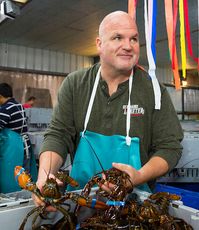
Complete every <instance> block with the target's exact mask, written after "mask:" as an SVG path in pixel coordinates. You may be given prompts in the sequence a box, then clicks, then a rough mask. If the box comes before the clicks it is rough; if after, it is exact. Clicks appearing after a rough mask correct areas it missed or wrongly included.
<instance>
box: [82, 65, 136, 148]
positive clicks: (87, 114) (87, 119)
mask: <svg viewBox="0 0 199 230" xmlns="http://www.w3.org/2000/svg"><path fill="white" fill-rule="evenodd" d="M100 72H101V66H100V68H99V70H98V72H97V75H96V78H95V83H94V86H93V90H92V93H91V98H90V101H89V104H88V109H87V112H86V118H85V121H84V130H83V132H82V137H84V134H85V132H86V129H87V125H88V121H89V118H90V114H91V110H92V107H93V102H94V99H95V95H96V91H97V86H98V83H99V79H100ZM132 83H133V69H132V72H131V75H130V77H129V99H128V105H127V116H126V144H127V145H128V146H130V144H131V137H130V136H129V132H130V122H131V90H132Z"/></svg>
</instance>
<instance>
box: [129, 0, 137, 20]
mask: <svg viewBox="0 0 199 230" xmlns="http://www.w3.org/2000/svg"><path fill="white" fill-rule="evenodd" d="M136 6H137V0H129V1H128V13H129V14H130V16H131V17H132V18H133V19H134V20H135V21H136Z"/></svg>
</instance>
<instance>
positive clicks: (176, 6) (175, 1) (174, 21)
mask: <svg viewBox="0 0 199 230" xmlns="http://www.w3.org/2000/svg"><path fill="white" fill-rule="evenodd" d="M177 16H178V0H174V1H173V43H172V58H171V64H172V69H175V52H176V25H177Z"/></svg>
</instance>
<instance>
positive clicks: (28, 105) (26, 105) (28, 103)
mask: <svg viewBox="0 0 199 230" xmlns="http://www.w3.org/2000/svg"><path fill="white" fill-rule="evenodd" d="M35 102H36V97H34V96H31V97H29V98H28V100H27V101H26V102H25V103H24V104H23V107H24V108H25V109H28V108H32V107H33V106H34V104H35Z"/></svg>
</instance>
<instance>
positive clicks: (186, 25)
mask: <svg viewBox="0 0 199 230" xmlns="http://www.w3.org/2000/svg"><path fill="white" fill-rule="evenodd" d="M184 19H185V30H186V39H187V47H188V51H189V54H190V56H191V57H192V59H193V60H194V61H195V62H196V63H197V64H198V69H199V58H198V57H195V56H194V54H193V49H192V42H191V34H190V26H189V13H188V1H187V0H184Z"/></svg>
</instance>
